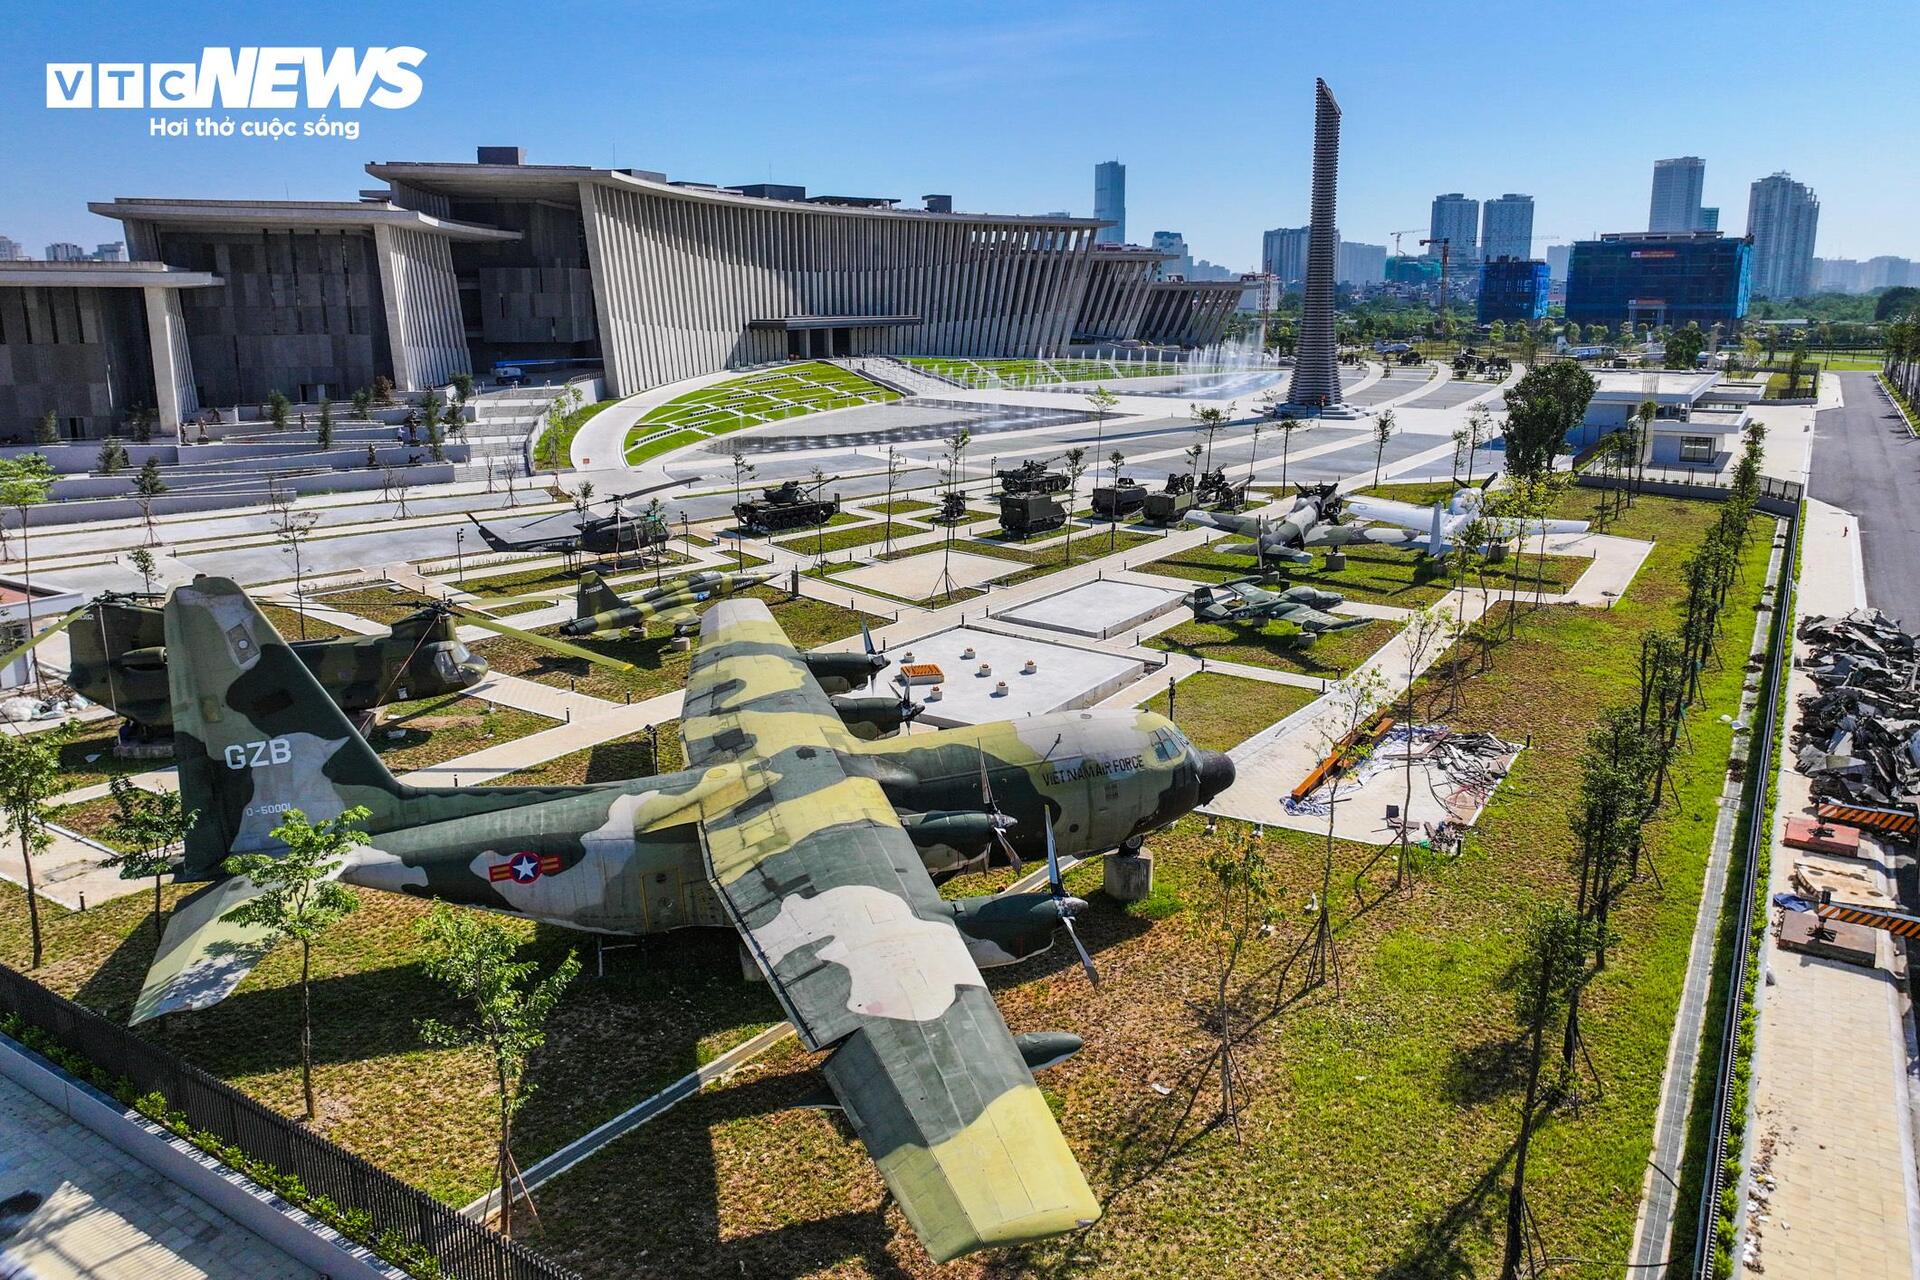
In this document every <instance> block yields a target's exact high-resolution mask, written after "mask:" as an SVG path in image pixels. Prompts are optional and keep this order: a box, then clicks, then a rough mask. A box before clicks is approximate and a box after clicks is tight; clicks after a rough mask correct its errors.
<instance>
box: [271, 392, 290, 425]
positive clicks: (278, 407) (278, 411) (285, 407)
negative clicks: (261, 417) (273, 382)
mask: <svg viewBox="0 0 1920 1280" xmlns="http://www.w3.org/2000/svg"><path fill="white" fill-rule="evenodd" d="M292 408H293V405H292V403H291V402H289V401H288V399H287V398H286V396H284V395H282V394H281V393H280V390H279V388H277V387H276V388H275V389H274V390H272V391H269V392H267V419H268V421H270V422H272V423H273V429H274V430H275V431H285V430H286V429H287V414H288V412H289V410H291V409H292Z"/></svg>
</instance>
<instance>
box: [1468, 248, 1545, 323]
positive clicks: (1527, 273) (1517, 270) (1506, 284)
mask: <svg viewBox="0 0 1920 1280" xmlns="http://www.w3.org/2000/svg"><path fill="white" fill-rule="evenodd" d="M1551 287H1552V285H1551V282H1550V281H1549V280H1548V278H1547V264H1546V263H1545V262H1543V261H1541V260H1540V259H1538V258H1514V257H1500V258H1494V259H1492V260H1490V261H1489V262H1487V263H1486V264H1485V265H1484V266H1482V267H1481V268H1480V323H1481V324H1489V323H1491V322H1493V321H1495V320H1529V321H1531V320H1538V319H1540V318H1541V317H1542V316H1544V315H1546V314H1547V292H1548V290H1549V289H1550V288H1551Z"/></svg>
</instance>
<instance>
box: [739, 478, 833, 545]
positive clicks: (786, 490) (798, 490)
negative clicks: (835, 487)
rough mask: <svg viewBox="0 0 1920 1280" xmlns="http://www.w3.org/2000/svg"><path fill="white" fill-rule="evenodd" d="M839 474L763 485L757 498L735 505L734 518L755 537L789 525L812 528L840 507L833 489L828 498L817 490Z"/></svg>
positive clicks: (782, 529) (795, 527) (782, 531)
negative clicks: (763, 487) (816, 478)
mask: <svg viewBox="0 0 1920 1280" xmlns="http://www.w3.org/2000/svg"><path fill="white" fill-rule="evenodd" d="M839 478H840V477H839V476H826V477H823V478H822V479H819V480H816V481H814V482H813V483H811V484H802V483H800V481H798V480H788V481H786V482H785V483H784V484H777V485H774V486H773V487H771V488H768V489H762V490H761V491H760V496H759V497H758V498H755V499H754V500H752V501H751V502H743V503H741V504H740V505H739V506H737V507H735V508H734V509H733V518H734V519H735V520H736V521H738V522H739V525H740V527H741V528H742V529H743V530H745V531H746V532H747V533H750V534H753V535H754V536H755V537H765V536H767V535H768V534H774V533H784V532H785V531H787V530H789V529H811V528H813V527H814V526H815V525H818V524H825V523H826V522H827V521H828V520H831V519H832V518H833V516H834V513H835V512H837V511H839V510H840V495H839V494H837V493H836V494H834V495H833V496H832V497H831V498H822V497H820V496H819V493H820V490H821V489H823V488H825V487H826V486H827V485H828V484H830V483H832V482H833V481H835V480H838V479H839Z"/></svg>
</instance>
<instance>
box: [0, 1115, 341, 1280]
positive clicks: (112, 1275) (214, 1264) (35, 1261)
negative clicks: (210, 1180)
mask: <svg viewBox="0 0 1920 1280" xmlns="http://www.w3.org/2000/svg"><path fill="white" fill-rule="evenodd" d="M27 1192H30V1193H32V1194H34V1195H37V1196H40V1197H42V1199H41V1202H40V1204H39V1207H38V1208H35V1209H34V1210H33V1211H32V1212H31V1213H30V1214H28V1215H27V1217H26V1220H25V1221H24V1222H22V1223H20V1224H19V1228H18V1231H17V1233H16V1234H14V1235H12V1236H11V1237H10V1238H5V1239H0V1276H9V1277H10V1276H15V1275H20V1276H23V1277H26V1278H27V1280H302V1278H305V1277H312V1276H314V1275H315V1274H316V1273H315V1272H313V1271H311V1270H310V1269H308V1268H306V1267H303V1266H301V1265H300V1264H299V1263H297V1262H295V1261H294V1260H293V1259H291V1258H289V1257H288V1256H287V1255H286V1254H284V1253H282V1252H280V1251H279V1250H278V1249H276V1248H274V1247H273V1246H272V1245H270V1244H268V1243H267V1242H266V1241H264V1240H262V1239H261V1238H260V1237H259V1236H256V1235H254V1234H253V1233H252V1232H251V1231H248V1230H246V1229H245V1228H244V1227H242V1226H240V1225H239V1224H238V1223H236V1222H234V1221H233V1220H232V1219H231V1218H229V1217H227V1216H226V1215H225V1214H222V1213H220V1212H218V1211H217V1210H215V1209H213V1208H211V1207H210V1206H208V1205H207V1204H206V1203H205V1202H204V1201H202V1200H200V1199H198V1198H196V1197H194V1196H192V1195H190V1194H188V1193H187V1192H186V1191H185V1190H183V1189H182V1188H180V1187H178V1186H176V1185H175V1184H173V1183H171V1182H168V1181H167V1180H166V1179H165V1178H162V1177H161V1176H160V1175H159V1174H157V1173H155V1172H154V1171H153V1170H151V1169H149V1168H148V1167H147V1166H146V1165H143V1164H141V1163H139V1162H138V1161H136V1160H135V1159H133V1157H131V1156H129V1155H127V1154H126V1153H124V1152H122V1151H121V1150H119V1149H118V1148H117V1147H115V1146H113V1145H112V1144H111V1143H109V1142H108V1141H107V1140H106V1139H104V1138H102V1137H100V1136H99V1135H98V1134H96V1133H93V1132H92V1131H91V1130H88V1129H85V1128H83V1127H82V1126H80V1125H78V1124H76V1123H74V1122H73V1121H72V1120H70V1119H68V1118H67V1117H66V1116H64V1115H62V1114H61V1113H60V1112H58V1111H56V1110H55V1109H54V1108H52V1107H50V1106H48V1105H47V1104H46V1103H44V1102H42V1101H41V1100H40V1099H38V1098H36V1097H34V1096H33V1095H32V1094H31V1093H28V1092H27V1091H26V1090H25V1089H23V1088H21V1087H20V1086H19V1085H17V1084H15V1083H14V1082H13V1081H11V1080H9V1079H6V1078H4V1077H0V1200H4V1199H7V1198H9V1197H11V1196H16V1195H20V1194H22V1193H27ZM16 1268H17V1270H16Z"/></svg>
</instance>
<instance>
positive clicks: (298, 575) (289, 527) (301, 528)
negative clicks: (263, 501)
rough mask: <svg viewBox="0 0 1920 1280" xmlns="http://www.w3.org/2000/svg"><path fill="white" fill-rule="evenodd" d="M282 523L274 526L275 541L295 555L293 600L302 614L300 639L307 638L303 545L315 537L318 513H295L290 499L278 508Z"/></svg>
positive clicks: (318, 518) (318, 519) (318, 520)
mask: <svg viewBox="0 0 1920 1280" xmlns="http://www.w3.org/2000/svg"><path fill="white" fill-rule="evenodd" d="M277 513H278V515H279V517H280V522H279V523H278V524H277V525H275V526H274V530H273V537H274V541H276V542H279V543H281V544H282V545H284V546H285V547H286V548H287V550H288V551H289V552H291V553H292V554H293V599H294V604H295V606H296V607H297V608H298V609H299V612H300V638H301V639H302V640H305V639H306V638H307V594H306V585H305V582H306V579H305V575H304V573H303V572H302V569H301V563H300V547H301V544H303V543H304V542H306V540H307V539H308V538H310V537H312V536H313V527H314V525H316V524H318V523H319V522H320V513H319V512H318V511H303V512H299V513H295V511H294V509H293V502H292V500H291V499H289V500H288V501H287V502H285V503H283V504H279V505H278V507H277Z"/></svg>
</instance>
